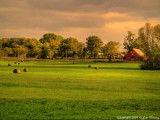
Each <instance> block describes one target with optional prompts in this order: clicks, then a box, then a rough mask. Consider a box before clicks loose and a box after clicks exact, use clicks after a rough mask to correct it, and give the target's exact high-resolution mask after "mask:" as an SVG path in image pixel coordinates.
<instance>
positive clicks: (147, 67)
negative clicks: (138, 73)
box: [140, 63, 160, 70]
mask: <svg viewBox="0 0 160 120" xmlns="http://www.w3.org/2000/svg"><path fill="white" fill-rule="evenodd" d="M140 69H141V70H160V66H155V67H153V66H152V65H149V64H146V63H143V64H141V65H140Z"/></svg>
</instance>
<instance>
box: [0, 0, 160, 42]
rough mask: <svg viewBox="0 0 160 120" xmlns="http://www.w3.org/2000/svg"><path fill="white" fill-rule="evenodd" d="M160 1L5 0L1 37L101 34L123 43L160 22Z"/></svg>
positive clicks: (0, 7)
mask: <svg viewBox="0 0 160 120" xmlns="http://www.w3.org/2000/svg"><path fill="white" fill-rule="evenodd" d="M159 5H160V0H4V1H1V4H0V23H1V25H0V33H1V34H0V37H24V36H26V37H27V36H28V37H37V38H41V37H42V35H43V34H45V33H48V32H53V33H57V34H61V35H63V36H64V37H70V36H72V37H76V38H78V39H79V40H80V41H83V42H85V39H86V37H88V36H90V35H98V36H100V37H101V38H102V39H103V41H104V42H105V43H106V42H108V41H110V40H114V41H120V42H123V38H124V37H125V35H126V33H127V31H128V30H131V31H133V32H137V30H138V29H139V28H140V27H141V26H143V25H144V24H145V23H146V22H151V23H152V24H158V23H159V21H160V14H159V11H160V7H159Z"/></svg>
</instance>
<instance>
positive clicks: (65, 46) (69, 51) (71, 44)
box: [60, 37, 84, 57]
mask: <svg viewBox="0 0 160 120" xmlns="http://www.w3.org/2000/svg"><path fill="white" fill-rule="evenodd" d="M83 46H84V45H83V44H82V43H80V42H79V41H78V40H77V39H76V38H72V37H70V38H67V39H65V40H63V41H61V45H60V53H61V55H62V56H63V57H64V56H67V57H73V56H74V55H77V54H79V55H81V54H82V51H81V49H83Z"/></svg>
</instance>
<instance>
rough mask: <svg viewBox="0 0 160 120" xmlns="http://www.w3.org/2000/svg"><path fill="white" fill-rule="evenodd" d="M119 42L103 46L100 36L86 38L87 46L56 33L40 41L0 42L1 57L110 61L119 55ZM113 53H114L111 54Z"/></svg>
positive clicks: (23, 39) (16, 40)
mask: <svg viewBox="0 0 160 120" xmlns="http://www.w3.org/2000/svg"><path fill="white" fill-rule="evenodd" d="M119 45H120V43H119V42H114V41H110V42H108V44H106V45H104V46H103V41H102V39H101V38H100V37H98V36H89V37H88V38H86V45H85V44H84V43H82V42H79V41H78V40H77V39H76V38H73V37H69V38H66V39H65V38H64V37H62V36H60V35H56V34H54V33H47V34H44V35H43V37H42V38H41V39H40V40H38V39H36V38H2V39H1V40H0V48H1V49H0V50H1V51H0V55H1V57H19V58H26V57H32V58H39V59H53V58H58V57H62V58H66V59H67V58H68V57H70V58H74V59H78V58H97V57H99V56H100V55H99V53H102V54H101V56H103V57H104V56H107V57H109V59H110V58H111V57H112V56H113V55H118V54H119ZM115 49H116V51H115ZM111 52H112V53H111ZM111 54H112V55H111Z"/></svg>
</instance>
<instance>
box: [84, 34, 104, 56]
mask: <svg viewBox="0 0 160 120" xmlns="http://www.w3.org/2000/svg"><path fill="white" fill-rule="evenodd" d="M86 40H87V49H88V51H89V53H90V57H93V56H94V58H96V57H97V55H98V53H99V52H100V50H101V47H102V45H103V41H102V40H101V38H99V37H98V36H89V37H88V38H87V39H86Z"/></svg>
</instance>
